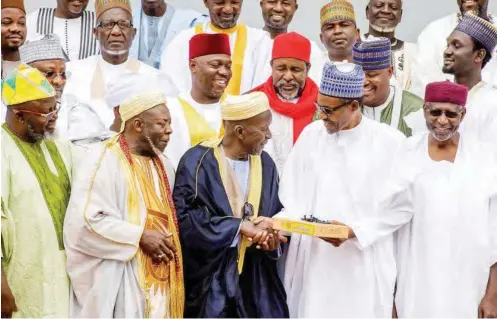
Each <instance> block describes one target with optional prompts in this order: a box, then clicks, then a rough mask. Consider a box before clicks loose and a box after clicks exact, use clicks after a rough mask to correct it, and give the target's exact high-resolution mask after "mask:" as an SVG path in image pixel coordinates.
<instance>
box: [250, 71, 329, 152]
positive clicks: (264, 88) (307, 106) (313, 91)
mask: <svg viewBox="0 0 497 319" xmlns="http://www.w3.org/2000/svg"><path fill="white" fill-rule="evenodd" d="M256 91H260V92H264V93H266V95H267V97H268V98H269V104H270V105H271V108H272V109H273V110H275V111H276V112H278V113H280V114H282V115H285V116H288V117H291V118H292V119H293V143H294V144H295V142H296V141H297V139H298V138H299V136H300V133H302V131H303V130H304V128H305V127H306V126H307V124H310V123H311V122H312V118H313V117H314V114H315V113H316V106H315V105H314V102H316V99H317V96H318V92H319V88H318V86H317V85H316V83H314V81H313V80H311V79H310V78H307V79H306V81H305V87H304V91H302V95H301V96H300V99H299V100H298V102H297V103H291V102H285V101H282V100H281V99H280V98H279V97H278V94H277V93H276V90H275V89H274V85H273V78H272V77H269V79H268V80H267V81H266V82H265V83H263V84H261V85H259V86H258V87H256V88H254V89H252V90H251V91H250V92H256Z"/></svg>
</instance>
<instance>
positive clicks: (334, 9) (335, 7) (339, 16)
mask: <svg viewBox="0 0 497 319" xmlns="http://www.w3.org/2000/svg"><path fill="white" fill-rule="evenodd" d="M338 20H349V21H352V22H354V23H356V21H355V12H354V6H352V3H350V2H348V1H347V0H332V1H331V2H330V3H328V4H326V5H325V6H324V7H322V8H321V27H322V26H323V25H325V24H326V23H330V22H334V21H338Z"/></svg>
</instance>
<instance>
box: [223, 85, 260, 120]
mask: <svg viewBox="0 0 497 319" xmlns="http://www.w3.org/2000/svg"><path fill="white" fill-rule="evenodd" d="M268 110H269V99H268V97H267V95H266V94H265V93H263V92H253V93H249V94H244V95H228V96H227V97H226V99H224V101H222V102H221V118H222V119H223V120H226V121H241V120H246V119H249V118H252V117H254V116H257V115H259V114H261V113H264V112H265V111H268Z"/></svg>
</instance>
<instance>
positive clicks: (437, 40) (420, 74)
mask: <svg viewBox="0 0 497 319" xmlns="http://www.w3.org/2000/svg"><path fill="white" fill-rule="evenodd" d="M457 24H458V17H457V14H451V15H449V16H446V17H444V18H441V19H438V20H436V21H433V22H431V23H430V24H428V26H427V27H426V28H425V29H424V30H423V31H422V32H421V34H420V35H419V37H418V51H417V52H418V53H417V57H416V59H415V60H414V66H413V70H414V71H413V72H412V88H411V92H412V93H414V94H416V95H417V96H420V97H422V98H424V96H425V87H426V85H427V84H429V83H431V82H437V81H445V80H451V81H453V80H454V76H452V75H450V74H444V73H443V72H442V67H443V65H444V57H443V55H444V51H445V49H446V48H447V38H448V37H449V35H450V34H451V33H452V31H454V29H455V28H456V27H457ZM496 53H497V52H494V53H492V54H493V58H492V60H491V61H490V62H489V63H488V64H487V66H485V68H484V69H483V70H482V76H483V80H484V81H486V82H488V83H491V84H492V85H497V61H496V60H497V59H496V58H495V55H496Z"/></svg>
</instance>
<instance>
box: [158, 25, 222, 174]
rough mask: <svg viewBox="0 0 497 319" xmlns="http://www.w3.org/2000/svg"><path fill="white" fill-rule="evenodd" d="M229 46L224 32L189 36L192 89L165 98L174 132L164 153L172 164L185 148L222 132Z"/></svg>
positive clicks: (176, 163)
mask: <svg viewBox="0 0 497 319" xmlns="http://www.w3.org/2000/svg"><path fill="white" fill-rule="evenodd" d="M230 56H231V50H230V42H229V37H228V36H227V35H225V34H219V33H217V34H198V35H195V36H194V37H193V38H191V40H190V52H189V59H190V72H191V75H192V89H191V90H190V91H189V92H184V93H182V94H180V95H179V96H178V97H176V98H170V99H168V106H169V110H170V111H171V118H172V128H173V131H174V135H173V137H172V139H171V143H170V145H169V147H168V148H167V155H168V156H169V157H170V158H171V160H172V162H173V164H174V166H175V167H177V166H178V163H179V161H180V159H181V157H182V156H183V154H185V153H186V151H187V150H188V149H190V148H191V147H193V146H195V145H197V144H199V143H200V142H203V141H206V140H210V139H213V138H216V137H218V136H220V135H222V133H223V132H224V128H223V123H222V119H221V106H220V100H221V97H222V96H223V94H224V90H225V89H226V87H227V86H228V83H229V81H230V79H231V57H230Z"/></svg>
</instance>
